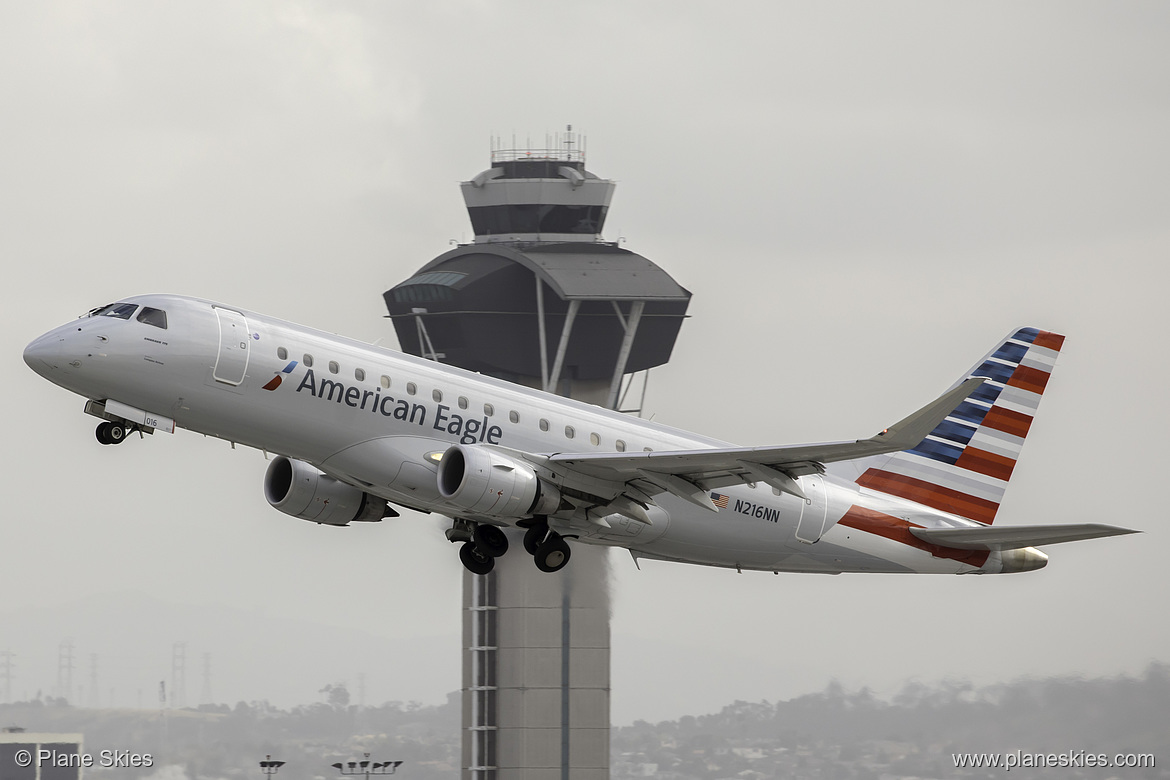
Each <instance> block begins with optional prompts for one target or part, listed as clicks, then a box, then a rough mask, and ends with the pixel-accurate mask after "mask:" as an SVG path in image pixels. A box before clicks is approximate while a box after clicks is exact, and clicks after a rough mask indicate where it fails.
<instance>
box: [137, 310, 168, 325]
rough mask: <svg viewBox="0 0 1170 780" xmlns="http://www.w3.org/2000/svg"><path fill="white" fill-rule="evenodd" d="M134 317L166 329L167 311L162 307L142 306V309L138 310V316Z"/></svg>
mask: <svg viewBox="0 0 1170 780" xmlns="http://www.w3.org/2000/svg"><path fill="white" fill-rule="evenodd" d="M135 319H137V320H138V321H139V322H143V323H146V324H147V325H153V326H154V327H156V328H162V329H163V330H166V329H167V313H166V312H165V311H163V310H162V309H152V308H150V307H149V306H143V307H142V311H140V312H138V316H137V317H135Z"/></svg>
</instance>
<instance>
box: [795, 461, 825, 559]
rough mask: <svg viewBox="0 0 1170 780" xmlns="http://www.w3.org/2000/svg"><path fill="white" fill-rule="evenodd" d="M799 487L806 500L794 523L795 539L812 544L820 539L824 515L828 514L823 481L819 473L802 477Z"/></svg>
mask: <svg viewBox="0 0 1170 780" xmlns="http://www.w3.org/2000/svg"><path fill="white" fill-rule="evenodd" d="M800 487H801V489H802V490H804V494H805V495H806V496H808V500H807V501H805V502H804V505H803V506H802V507H801V508H800V521H799V522H798V523H797V524H796V540H797V541H799V542H804V543H805V544H814V543H816V542H817V541H819V540H820V538H821V534H823V533H824V532H825V517H826V516H827V515H828V510H829V507H828V503H827V502H826V501H825V481H824V480H823V479H822V478H821V475H820V474H814V475H812V476H809V477H804V478H803V479H801V480H800Z"/></svg>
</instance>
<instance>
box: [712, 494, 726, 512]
mask: <svg viewBox="0 0 1170 780" xmlns="http://www.w3.org/2000/svg"><path fill="white" fill-rule="evenodd" d="M728 498H729V497H728V496H725V495H723V494H722V493H712V494H711V502H712V503H713V504H715V506H717V507H719V508H720V509H726V508H727V501H728Z"/></svg>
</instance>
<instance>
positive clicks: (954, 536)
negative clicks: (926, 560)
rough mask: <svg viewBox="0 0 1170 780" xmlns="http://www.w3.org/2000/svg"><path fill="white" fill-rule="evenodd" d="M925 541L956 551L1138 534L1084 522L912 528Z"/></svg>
mask: <svg viewBox="0 0 1170 780" xmlns="http://www.w3.org/2000/svg"><path fill="white" fill-rule="evenodd" d="M910 533H912V534H914V535H915V536H917V537H918V538H919V539H921V540H922V541H924V542H929V543H931V544H937V545H939V546H940V547H952V548H955V549H958V550H1018V549H1020V548H1021V547H1040V546H1041V545H1045V544H1058V543H1060V542H1076V541H1080V540H1081V539H1097V538H1099V537H1102V536H1121V535H1122V534H1138V533H1141V531H1134V530H1132V529H1130V528H1119V527H1117V526H1115V525H1100V524H1097V523H1085V524H1074V525H1017V526H1009V527H1006V528H993V527H991V526H986V527H979V528H911V529H910Z"/></svg>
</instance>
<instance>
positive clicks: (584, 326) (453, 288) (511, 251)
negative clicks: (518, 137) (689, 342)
mask: <svg viewBox="0 0 1170 780" xmlns="http://www.w3.org/2000/svg"><path fill="white" fill-rule="evenodd" d="M546 146H547V147H549V148H546V149H524V150H520V149H501V148H493V150H492V153H491V167H490V168H488V169H487V170H486V171H483V172H482V173H480V174H478V175H477V176H475V177H474V178H473V179H471V180H470V181H466V182H463V183H462V185H461V186H462V189H463V199H464V202H465V203H466V205H467V212H468V215H469V216H470V217H471V225H472V228H473V229H474V231H475V241H474V243H470V244H464V245H460V246H458V247H456V248H455V249H452V250H451V251H449V252H446V253H445V254H442V255H440V256H439V257H436V258H435V259H434V260H432V261H431V262H429V263H427V264H426V265H424V266H423V267H422V268H421V269H419V270H418V271H417V272H416V273H415V274H414V275H413V276H411V277H410V278H409V279H407V280H405V281H403V282H402V283H400V284H398V285H396V286H395V287H393V288H392V289H390V290H388V291H386V293H385V296H384V297H385V300H386V306H387V308H388V309H389V312H390V317H391V319H392V320H393V322H394V328H395V331H396V332H397V335H398V341H399V343H400V345H401V347H402V349H403V350H404V351H405V352H408V353H411V354H414V355H420V356H423V357H428V358H431V359H434V360H438V361H440V362H443V363H448V364H451V365H455V366H460V367H462V368H466V369H470V370H472V371H478V372H481V373H484V374H488V375H491V376H494V377H499V378H502V379H507V380H510V381H513V382H517V383H519V384H523V385H527V386H529V387H535V388H540V389H544V390H546V391H549V392H555V393H559V394H560V395H564V396H569V397H572V398H575V399H578V400H581V401H585V402H588V403H593V404H598V405H600V406H605V407H607V408H611V409H617V408H619V406H630V405H633V406H635V407H640V402H638V403H634V404H630V403H624V402H623V395H624V394H625V392H626V391H628V390H629V389H630V388H631V386H634V385H635V382H634V377H635V375H637V374H639V373H640V372H641V376H642V382H641V383H639V384H640V385H641V387H642V389H643V391H644V388H645V376H646V374H645V372H647V371H648V370H649V369H650V368H652V367H654V366H659V365H663V364H664V363H666V362H667V361H668V360H669V359H670V354H671V351H672V350H673V348H674V342H675V339H676V337H677V336H678V331H679V327H680V326H681V325H682V321H683V319H684V317H685V316H686V310H687V305H688V303H689V302H690V293H689V292H687V291H686V290H685V289H683V288H682V287H680V286H679V285H678V284H677V283H676V282H675V281H674V280H673V279H672V278H671V277H670V276H669V275H668V274H667V273H666V272H665V271H663V270H662V269H661V268H659V267H658V266H657V265H655V264H654V263H653V262H651V261H650V260H648V259H647V258H645V257H643V256H642V255H639V254H636V253H634V252H631V251H629V250H626V249H624V248H622V247H620V246H618V244H616V243H613V242H606V241H604V240H603V239H602V237H601V231H602V228H603V226H604V224H605V218H606V214H607V212H608V210H609V204H610V200H611V198H612V197H613V191H614V188H615V184H614V182H612V181H609V180H607V179H601V178H598V177H597V176H595V175H594V174H593V173H591V172H589V171H588V170H586V169H585V155H584V151H583V149H582V148H581V147H580V139H579V137H578V136H577V135H576V134H574V133H572V131H571V128H570V130H569V132H567V133H565V134H563V135H559V136H558V137H556V138H555V140H554V139H550V142H549V143H547V144H546ZM631 411H640V409H638V408H635V409H633V410H631ZM510 547H511V552H509V553H508V554H507V555H504V556H503V557H501V558H499V559H497V561H496V566H495V568H494V570H492V571H491V572H490V573H488V574H486V575H478V574H472V573H471V572H465V573H464V586H463V648H464V651H463V775H462V776H463V777H464V778H466V779H467V780H563V779H567V778H570V777H571V778H573V780H604V779H605V778H608V777H609V760H610V759H609V687H610V686H609V670H610V663H609V654H610V633H609V592H608V579H609V571H608V558H607V553H606V550H605V549H604V548H600V547H592V546H590V545H584V544H575V545H573V546H572V562H571V563H570V564H569V565H568V566H567V567H566V568H564V569H563V570H561V571H559V572H555V573H544V572H541V571H539V570H537V568H536V567H535V566H534V565H533V561H532V559H531V557H530V556H528V555H526V554H525V553H524V548H523V546H522V545H521V544H519V540H518V539H513V540H512V544H511V546H510Z"/></svg>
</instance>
